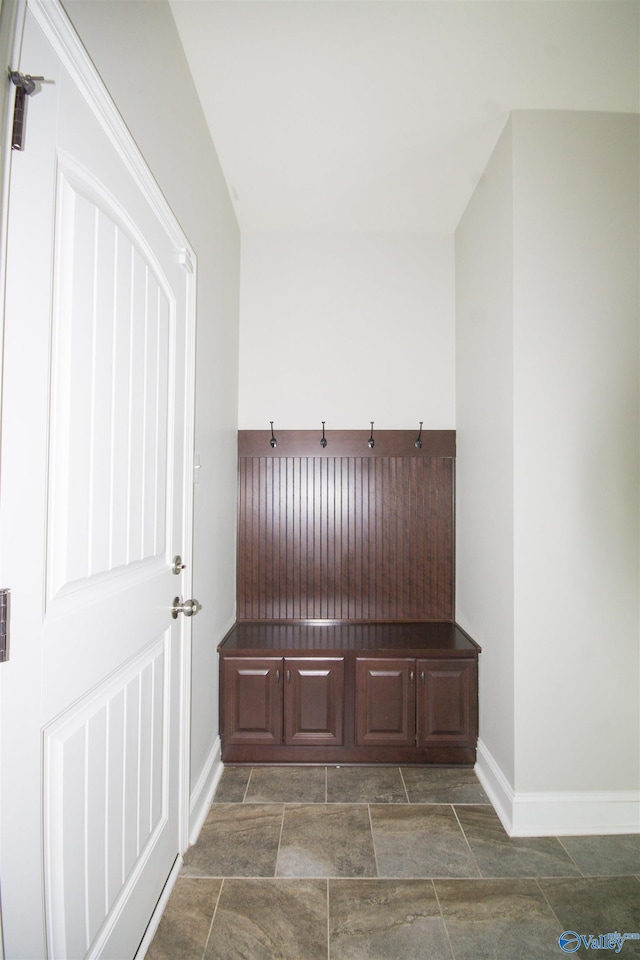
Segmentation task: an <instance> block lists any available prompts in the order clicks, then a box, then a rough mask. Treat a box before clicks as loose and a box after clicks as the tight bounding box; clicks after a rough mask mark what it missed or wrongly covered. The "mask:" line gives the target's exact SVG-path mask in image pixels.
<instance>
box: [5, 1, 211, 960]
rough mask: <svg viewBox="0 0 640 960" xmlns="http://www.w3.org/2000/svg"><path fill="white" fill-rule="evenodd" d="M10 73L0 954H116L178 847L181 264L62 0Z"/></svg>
mask: <svg viewBox="0 0 640 960" xmlns="http://www.w3.org/2000/svg"><path fill="white" fill-rule="evenodd" d="M19 69H20V70H21V72H22V73H24V74H30V75H32V76H37V75H43V76H44V77H45V78H46V82H44V83H42V84H41V85H40V87H39V89H38V90H37V91H36V93H34V95H33V96H31V97H30V98H29V100H28V111H27V123H26V137H25V149H24V152H22V153H18V152H14V154H13V157H12V171H11V184H10V200H9V227H8V245H7V258H8V259H7V289H6V310H5V349H4V396H3V422H2V465H1V487H0V518H1V521H2V548H1V550H2V553H1V564H0V579H1V583H0V586H7V587H10V588H11V590H12V620H11V644H10V660H9V661H8V662H7V663H5V664H2V665H0V684H1V687H0V695H1V704H0V711H1V713H0V765H1V769H2V781H1V789H0V803H1V807H0V817H1V819H0V843H1V846H0V857H1V860H0V871H1V884H2V905H3V925H4V938H5V952H6V956H7V958H8V960H9V958H10V960H15V958H29V960H36V958H38V957H41V956H49V957H52V958H60V960H72V958H76V957H87V956H104V957H113V958H117V960H126V958H129V957H133V956H134V955H135V953H136V950H137V948H138V945H139V943H140V941H141V938H142V936H143V934H144V931H145V927H146V925H147V923H148V920H149V918H150V916H151V914H152V912H153V909H154V906H155V904H156V902H157V900H158V897H159V896H160V894H161V891H162V888H163V886H164V884H165V882H166V880H167V877H168V876H169V874H170V872H171V870H172V868H173V866H174V864H175V863H176V861H177V858H178V857H179V853H180V852H181V848H183V847H184V846H186V842H185V839H184V835H181V829H182V826H183V821H182V820H181V818H184V816H185V810H184V799H185V790H186V776H185V740H186V728H187V724H188V703H187V700H188V697H187V694H186V690H187V689H188V676H187V674H188V657H187V651H188V640H189V637H188V627H189V621H188V620H186V619H185V618H184V617H183V616H179V617H178V618H177V619H173V618H172V617H171V605H172V601H173V598H174V596H177V595H180V596H184V595H185V593H187V591H188V589H189V583H190V569H189V567H190V565H188V566H187V570H185V571H184V572H181V573H179V574H178V575H176V574H174V573H173V572H172V569H171V562H172V557H173V556H174V555H175V554H181V555H182V556H183V558H185V559H187V560H188V559H189V557H190V549H191V546H190V544H191V531H190V515H191V514H190V504H191V495H192V487H191V483H190V477H191V469H192V467H191V449H192V422H193V402H192V396H193V382H192V370H193V336H192V333H193V318H192V308H193V284H194V275H193V268H192V264H193V259H192V255H191V253H190V251H189V249H188V247H187V244H186V241H185V239H184V237H183V236H182V235H181V233H180V231H179V229H178V228H177V226H176V224H175V222H174V221H173V219H172V218H171V216H170V214H169V213H168V211H167V209H166V205H164V204H163V202H162V200H161V198H160V197H159V192H158V191H157V188H156V187H155V185H154V184H153V182H152V181H151V178H150V177H149V176H148V174H147V173H146V170H145V169H143V165H142V164H141V162H140V158H139V156H138V155H137V153H136V151H135V150H134V148H133V147H132V145H131V143H130V141H129V140H128V138H127V136H126V133H125V132H124V127H123V125H121V124H120V123H119V121H118V118H117V116H115V115H114V114H115V112H114V110H113V109H112V107H111V105H110V102H109V101H108V98H107V97H106V95H105V94H104V91H103V90H102V88H101V87H100V85H99V82H98V81H97V78H96V77H95V74H94V73H93V72H92V70H91V68H90V65H89V63H88V60H87V59H86V56H85V55H84V53H83V51H82V49H81V48H80V46H79V44H78V43H77V40H76V39H75V36H74V35H73V33H72V31H71V30H70V28H69V26H68V23H67V21H66V17H65V15H64V13H63V11H62V8H61V7H60V5H59V4H58V3H57V2H53V0H34V2H33V3H31V0H29V3H28V8H27V14H26V21H25V31H24V39H23V45H22V54H21V63H20V67H19ZM187 595H188V594H187ZM181 804H182V806H181Z"/></svg>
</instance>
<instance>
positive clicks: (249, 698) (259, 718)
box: [222, 657, 282, 744]
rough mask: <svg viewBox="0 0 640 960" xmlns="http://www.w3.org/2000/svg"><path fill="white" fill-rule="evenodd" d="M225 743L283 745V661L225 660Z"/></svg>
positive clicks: (272, 658)
mask: <svg viewBox="0 0 640 960" xmlns="http://www.w3.org/2000/svg"><path fill="white" fill-rule="evenodd" d="M222 697H223V707H222V721H223V722H222V733H223V737H224V742H225V744H231V743H260V744H272V743H278V744H279V743H282V660H281V659H280V658H279V657H261V658H260V659H256V660H250V659H248V658H247V657H225V658H224V659H223V661H222Z"/></svg>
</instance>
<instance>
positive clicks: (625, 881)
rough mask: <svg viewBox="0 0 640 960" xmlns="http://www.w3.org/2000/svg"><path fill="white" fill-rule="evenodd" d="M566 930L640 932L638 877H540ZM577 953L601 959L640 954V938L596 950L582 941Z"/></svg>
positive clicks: (626, 958)
mask: <svg viewBox="0 0 640 960" xmlns="http://www.w3.org/2000/svg"><path fill="white" fill-rule="evenodd" d="M538 883H539V885H540V888H541V890H542V892H543V893H544V895H545V896H546V898H547V900H548V901H549V903H550V905H551V907H552V908H553V911H554V913H555V914H556V916H557V917H558V920H559V921H560V925H561V926H562V929H563V931H565V930H568V931H573V932H574V933H577V934H578V935H579V936H586V937H587V938H589V937H590V936H593V937H595V938H598V937H599V936H601V935H604V934H609V933H619V934H625V933H640V883H639V882H638V880H637V878H636V877H588V878H581V879H578V880H574V879H564V880H556V879H547V880H539V881H538ZM574 956H576V957H587V958H590V960H597V958H598V957H600V958H604V957H608V958H611V957H615V956H619V957H621V958H624V960H630V958H632V957H635V958H637V957H640V940H627V941H626V942H625V943H624V944H623V946H622V949H621V950H620V951H619V952H617V951H616V950H615V949H607V948H603V949H600V950H592V949H590V948H587V947H585V946H584V945H582V946H581V947H580V949H579V950H578V951H577V952H575V953H574Z"/></svg>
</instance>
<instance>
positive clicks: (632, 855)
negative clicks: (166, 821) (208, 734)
mask: <svg viewBox="0 0 640 960" xmlns="http://www.w3.org/2000/svg"><path fill="white" fill-rule="evenodd" d="M563 931H575V932H576V933H578V934H579V935H581V936H585V937H586V938H587V939H588V938H589V936H590V935H592V936H593V937H594V938H597V937H599V936H600V935H604V934H610V933H614V932H617V933H620V934H625V933H635V934H638V937H639V939H628V940H627V941H626V942H624V943H623V945H622V948H621V949H620V950H619V952H616V949H617V948H616V947H615V946H614V947H613V948H612V947H611V946H609V945H608V944H607V942H606V941H600V944H601V949H594V948H593V946H592V944H593V941H591V943H590V945H589V946H585V944H584V943H583V944H582V946H580V948H579V949H578V950H577V952H576V951H573V954H572V955H573V956H576V957H590V958H597V957H621V958H623V960H631V958H640V836H638V835H632V836H602V837H559V838H557V837H537V838H526V839H522V838H520V839H510V838H509V837H508V836H507V835H506V833H505V831H504V829H503V828H502V825H501V823H500V821H499V819H498V817H497V816H496V814H495V812H494V810H493V807H492V806H491V805H490V803H489V802H488V800H487V797H486V796H485V794H484V793H483V791H482V789H481V787H480V784H479V782H478V780H477V778H476V776H475V774H474V772H473V771H472V770H470V769H468V768H464V769H461V768H450V767H449V768H435V767H411V768H407V767H403V768H400V769H399V768H397V767H253V768H251V767H243V766H235V767H234V766H228V767H226V768H225V770H224V773H223V775H222V779H221V781H220V784H219V786H218V790H217V792H216V795H215V798H214V802H213V805H212V807H211V811H210V813H209V816H208V818H207V821H206V823H205V824H204V826H203V828H202V832H201V834H200V838H199V839H198V842H197V844H195V846H193V847H192V848H191V849H190V850H189V851H188V853H187V855H186V857H185V862H184V866H183V869H182V872H181V874H180V877H179V878H178V880H177V882H176V885H175V887H174V890H173V892H172V894H171V897H170V899H169V902H168V905H167V908H166V910H165V913H164V916H163V918H162V921H161V923H160V926H159V928H158V931H157V933H156V936H155V938H154V940H153V942H152V944H151V947H150V948H149V951H148V953H147V960H484V958H491V960H546V958H556V960H558V958H561V957H564V956H569V955H570V954H569V953H568V952H566V951H563V950H562V949H561V948H560V945H559V942H558V938H559V937H560V935H561V934H562V933H563ZM573 946H574V944H573V943H568V944H567V947H568V948H569V949H573Z"/></svg>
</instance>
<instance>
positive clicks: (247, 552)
mask: <svg viewBox="0 0 640 960" xmlns="http://www.w3.org/2000/svg"><path fill="white" fill-rule="evenodd" d="M416 434H417V431H415V432H413V433H411V432H409V431H384V433H383V432H382V431H381V432H380V433H378V434H376V435H374V436H375V444H374V447H373V448H369V447H368V445H367V438H368V436H369V434H368V432H367V431H332V432H331V433H329V432H327V434H326V436H327V441H328V442H327V446H326V447H325V448H322V447H321V446H320V443H319V440H320V433H315V432H311V431H284V432H283V431H280V432H278V431H276V437H277V446H276V447H275V448H272V447H271V446H270V444H269V439H270V433H269V431H241V432H240V434H239V454H240V456H239V525H238V535H239V542H238V620H271V619H273V620H405V621H406V620H453V617H454V482H455V435H454V433H453V431H428V432H427V431H425V433H424V434H423V436H422V447H420V448H417V447H416V446H415V440H416Z"/></svg>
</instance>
